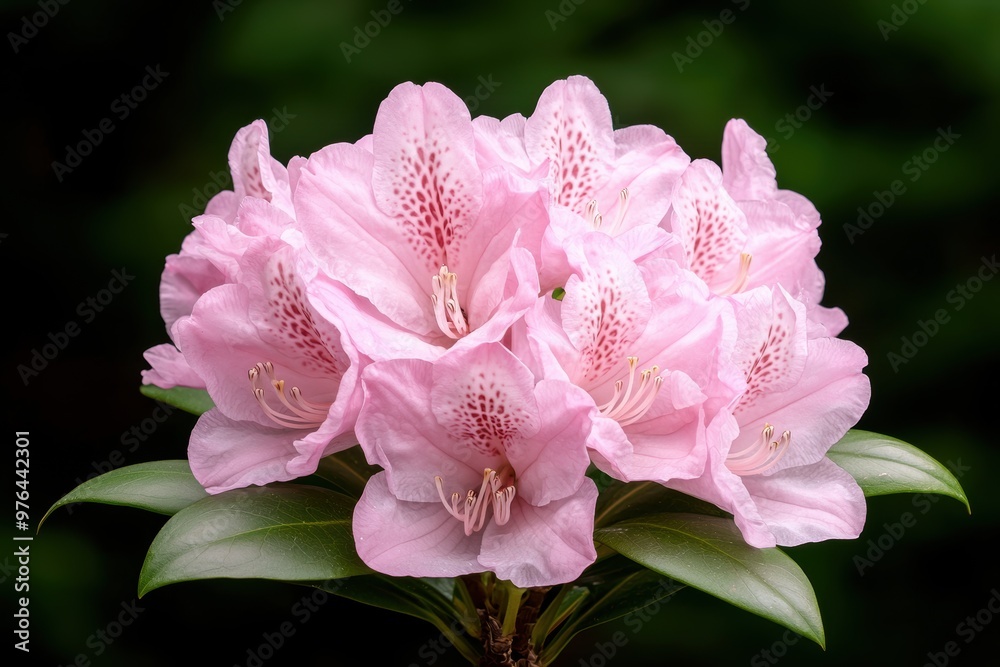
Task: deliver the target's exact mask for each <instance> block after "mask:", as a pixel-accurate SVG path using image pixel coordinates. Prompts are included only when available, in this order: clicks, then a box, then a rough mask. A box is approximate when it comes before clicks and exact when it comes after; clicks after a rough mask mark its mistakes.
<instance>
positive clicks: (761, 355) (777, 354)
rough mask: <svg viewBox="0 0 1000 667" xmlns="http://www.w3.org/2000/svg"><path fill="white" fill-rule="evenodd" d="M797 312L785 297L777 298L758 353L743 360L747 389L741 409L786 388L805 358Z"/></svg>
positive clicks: (741, 402)
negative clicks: (796, 319)
mask: <svg viewBox="0 0 1000 667" xmlns="http://www.w3.org/2000/svg"><path fill="white" fill-rule="evenodd" d="M794 327H795V313H794V312H793V311H792V309H791V306H790V305H789V304H788V302H787V301H785V300H784V299H778V298H776V299H775V300H774V302H773V311H772V318H771V324H770V326H769V327H768V328H767V330H766V333H765V335H764V336H763V338H762V340H761V341H760V344H759V345H758V346H757V348H756V354H755V355H752V356H750V357H749V358H746V359H742V360H740V363H741V367H742V370H743V372H744V373H745V374H746V379H747V389H746V393H744V395H743V398H742V399H741V400H740V404H739V406H738V409H746V408H750V407H752V406H753V405H754V404H755V403H756V402H757V399H758V398H759V397H760V396H762V395H764V394H766V393H768V392H772V391H779V390H781V389H783V388H784V386H785V385H786V384H787V383H788V381H789V379H793V380H794V378H792V377H790V376H792V375H794V374H795V373H796V370H795V369H796V368H797V366H798V364H799V363H800V362H801V359H798V357H799V356H800V352H799V350H798V345H797V341H796V334H797V333H798V332H796V331H795V328H794Z"/></svg>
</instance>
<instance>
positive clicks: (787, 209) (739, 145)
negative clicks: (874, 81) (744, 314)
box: [665, 119, 847, 335]
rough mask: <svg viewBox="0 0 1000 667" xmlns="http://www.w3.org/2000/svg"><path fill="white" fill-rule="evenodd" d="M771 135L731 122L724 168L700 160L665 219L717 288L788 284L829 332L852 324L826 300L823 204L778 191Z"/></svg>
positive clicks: (692, 263) (690, 260)
mask: <svg viewBox="0 0 1000 667" xmlns="http://www.w3.org/2000/svg"><path fill="white" fill-rule="evenodd" d="M765 146H766V141H765V139H764V138H763V137H761V136H760V135H759V134H757V133H756V132H754V131H753V130H751V129H750V127H749V126H748V125H747V124H746V122H745V121H743V120H739V119H734V120H731V121H730V122H729V123H728V124H727V125H726V130H725V135H724V137H723V142H722V169H719V167H718V166H716V165H715V164H714V163H713V162H711V161H710V160H701V159H699V160H694V161H693V162H692V163H691V165H690V166H689V167H688V168H687V170H686V171H685V172H684V174H683V175H682V176H681V178H680V179H679V180H678V181H677V183H676V185H675V186H674V190H673V195H672V197H673V208H672V210H671V212H670V216H669V218H668V219H667V220H666V221H665V224H666V226H667V228H668V229H669V230H670V231H672V232H673V233H675V234H677V235H678V236H679V237H680V238H681V240H682V245H683V252H684V257H685V260H686V262H687V266H688V267H689V268H690V269H691V270H692V271H694V272H695V273H696V274H697V275H698V276H699V277H701V278H702V279H703V280H704V281H705V282H706V283H708V284H709V286H710V287H711V288H712V291H713V292H715V293H716V294H722V295H725V294H734V293H738V292H741V291H745V290H750V289H753V288H754V287H758V286H760V285H769V286H775V285H781V286H782V287H783V288H784V289H786V290H788V291H789V292H790V293H791V294H792V295H793V296H794V297H795V298H796V299H799V300H801V301H802V302H803V303H805V304H806V305H807V306H808V307H809V309H810V313H811V318H812V319H814V320H815V321H816V323H817V324H821V325H822V326H824V327H825V329H826V330H827V333H828V334H829V335H836V334H838V333H839V332H840V331H842V330H843V328H844V327H845V326H846V325H847V318H846V317H845V316H844V314H843V312H842V311H840V310H839V309H834V308H824V307H821V306H819V302H820V300H821V299H822V297H823V287H824V278H823V272H822V271H821V270H820V269H819V267H818V266H817V265H816V261H815V257H816V255H817V253H818V252H819V248H820V239H819V234H818V233H817V230H816V229H817V227H818V226H819V224H820V216H819V213H818V212H817V211H816V208H815V207H814V206H813V205H812V204H811V203H810V202H809V200H807V199H806V198H805V197H803V196H802V195H800V194H797V193H795V192H791V191H789V190H779V189H778V186H777V184H776V181H775V170H774V165H773V164H772V163H771V160H770V159H769V158H768V157H767V152H766V150H765Z"/></svg>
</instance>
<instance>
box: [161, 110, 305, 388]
mask: <svg viewBox="0 0 1000 667" xmlns="http://www.w3.org/2000/svg"><path fill="white" fill-rule="evenodd" d="M295 164H298V162H297V161H296V162H295ZM229 167H230V171H231V173H232V179H233V187H234V188H235V189H234V190H225V191H223V192H220V193H218V194H217V195H215V196H214V197H213V198H212V199H211V200H210V201H209V202H208V205H207V206H206V209H205V214H204V215H200V216H197V217H195V218H194V220H193V221H192V222H193V225H194V230H193V231H192V232H191V233H190V234H188V235H187V237H185V239H184V241H183V243H182V244H181V250H180V252H179V253H176V254H173V255H169V256H168V257H167V260H166V264H165V266H164V269H163V274H162V275H161V277H160V314H161V315H162V316H163V321H164V323H165V324H166V327H167V334H168V335H169V336H170V338H171V340H173V341H175V342H176V338H175V336H174V331H173V329H174V325H175V324H176V322H177V321H178V320H180V319H181V318H184V317H187V316H188V315H190V314H191V310H192V309H193V308H194V304H195V302H196V301H197V300H198V299H199V298H200V297H201V296H202V295H203V294H204V293H205V292H207V291H209V290H210V289H212V288H213V287H217V286H219V285H224V284H226V283H232V282H234V281H235V279H236V272H237V271H238V266H239V258H240V256H241V255H242V254H243V252H244V251H245V250H246V247H247V244H248V243H249V241H250V239H252V238H258V237H262V236H270V237H275V238H276V237H278V236H279V235H280V234H281V233H282V232H283V231H284V230H286V229H288V228H290V227H291V226H292V224H293V217H292V216H293V215H294V210H293V209H292V204H291V185H290V182H289V177H288V170H286V169H285V167H284V166H282V165H281V164H280V163H279V162H277V161H276V160H275V159H274V158H272V157H271V155H270V152H269V145H268V139H267V125H266V124H265V123H264V121H262V120H257V121H254V122H253V123H251V124H250V125H247V126H246V127H244V128H242V129H240V130H239V131H238V132H237V133H236V137H235V138H234V139H233V143H232V146H231V147H230V149H229ZM295 170H296V171H297V168H296V169H295ZM254 200H258V201H259V202H260V203H262V204H263V203H268V202H272V203H273V204H272V206H270V207H268V208H267V209H265V210H264V213H263V214H262V213H261V208H260V206H259V205H257V206H255V205H254V204H253V201H254ZM245 207H247V210H248V212H249V213H248V214H247V215H241V214H240V213H241V211H243V210H244V208H245ZM145 357H146V360H147V361H148V362H149V363H150V365H151V367H152V368H151V370H148V371H143V382H144V383H145V384H154V385H156V386H158V387H162V388H164V389H169V388H171V387H174V386H178V385H180V386H188V387H199V388H204V386H205V384H204V381H203V380H201V378H199V377H198V376H197V374H196V373H194V371H193V370H192V369H191V368H190V366H189V365H188V364H187V363H186V360H185V359H184V356H183V355H182V354H181V353H180V351H179V350H178V349H177V348H176V347H175V346H174V345H171V344H163V345H157V346H155V347H153V348H151V349H150V350H148V351H147V352H146V354H145Z"/></svg>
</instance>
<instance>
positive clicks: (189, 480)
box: [38, 460, 208, 528]
mask: <svg viewBox="0 0 1000 667" xmlns="http://www.w3.org/2000/svg"><path fill="white" fill-rule="evenodd" d="M207 496H208V494H207V493H206V492H205V489H203V488H202V486H201V484H199V483H198V480H196V479H195V478H194V475H192V474H191V467H190V466H189V465H188V462H187V461H185V460H179V461H153V462H150V463H137V464H135V465H130V466H125V467H124V468H117V469H116V470H111V471H110V472H106V473H104V474H103V475H101V476H99V477H94V478H93V479H88V480H87V481H86V482H84V483H83V484H81V485H80V486H78V487H76V488H75V489H73V490H72V491H70V492H69V493H67V494H66V495H65V496H63V497H62V498H60V499H59V500H57V501H56V503H55V504H54V505H53V506H52V507H50V508H49V511H48V512H46V513H45V516H44V517H42V521H41V522H39V524H38V527H39V528H41V524H42V522H44V521H45V519H46V518H48V516H49V515H50V514H52V512H54V511H55V510H56V509H58V508H60V507H62V506H63V505H69V504H71V503H103V504H105V505H125V506H128V507H138V508H139V509H144V510H149V511H150V512H159V513H160V514H176V513H177V512H179V511H180V510H182V509H184V508H185V507H187V506H188V505H190V504H191V503H194V502H196V501H198V500H201V499H202V498H205V497H207Z"/></svg>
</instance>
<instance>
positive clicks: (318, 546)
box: [139, 484, 371, 596]
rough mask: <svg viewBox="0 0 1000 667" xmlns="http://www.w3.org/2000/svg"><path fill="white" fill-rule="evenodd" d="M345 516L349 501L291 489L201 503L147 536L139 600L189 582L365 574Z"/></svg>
mask: <svg viewBox="0 0 1000 667" xmlns="http://www.w3.org/2000/svg"><path fill="white" fill-rule="evenodd" d="M353 512H354V501H353V500H352V499H350V498H347V497H345V496H343V495H341V494H339V493H336V492H334V491H330V490H328V489H322V488H319V487H314V486H303V485H296V484H276V485H273V486H264V487H250V488H245V489H232V490H230V491H225V492H223V493H220V494H218V495H214V496H209V497H207V498H203V499H202V500H199V501H198V502H196V503H194V504H193V505H190V506H188V507H185V508H184V509H183V510H181V511H180V512H178V513H177V514H175V515H174V516H173V517H172V518H171V519H170V520H169V521H167V523H166V524H165V525H164V526H163V528H162V529H161V530H160V532H159V533H158V534H157V535H156V537H155V538H154V540H153V544H152V545H151V546H150V547H149V552H148V553H147V554H146V561H145V563H143V566H142V572H141V573H140V574H139V595H140V596H142V595H145V594H146V593H148V592H149V591H151V590H154V589H156V588H159V587H161V586H165V585H167V584H173V583H178V582H181V581H192V580H196V579H214V578H230V579H233V578H235V579H243V578H256V579H278V580H284V581H317V580H325V579H337V578H340V577H350V576H353V575H356V574H364V573H369V572H371V570H369V569H368V568H367V567H366V566H365V565H364V564H363V563H362V562H361V559H360V558H359V557H358V555H357V552H356V551H355V549H354V537H353V535H352V533H351V516H352V514H353Z"/></svg>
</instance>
